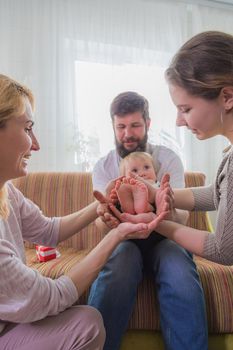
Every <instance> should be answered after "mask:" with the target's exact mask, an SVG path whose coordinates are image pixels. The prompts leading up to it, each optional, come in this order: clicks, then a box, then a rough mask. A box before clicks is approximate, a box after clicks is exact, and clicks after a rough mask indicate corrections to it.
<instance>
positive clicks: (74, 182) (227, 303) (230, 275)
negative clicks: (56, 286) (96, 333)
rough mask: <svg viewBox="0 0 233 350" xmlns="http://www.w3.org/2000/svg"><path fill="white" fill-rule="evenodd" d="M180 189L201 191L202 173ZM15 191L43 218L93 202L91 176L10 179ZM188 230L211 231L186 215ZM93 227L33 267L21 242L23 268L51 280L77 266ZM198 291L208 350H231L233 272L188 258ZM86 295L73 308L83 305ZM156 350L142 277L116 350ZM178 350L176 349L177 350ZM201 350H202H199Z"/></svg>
mask: <svg viewBox="0 0 233 350" xmlns="http://www.w3.org/2000/svg"><path fill="white" fill-rule="evenodd" d="M185 181H186V186H187V187H190V186H202V185H204V182H205V176H204V174H202V173H194V172H193V173H191V172H187V173H185ZM13 182H14V184H15V186H16V187H17V188H18V189H19V190H20V191H21V192H22V193H23V194H24V195H25V196H26V197H28V198H29V199H31V200H32V201H33V202H34V203H36V204H37V205H38V206H39V207H40V208H41V210H42V211H43V213H44V214H45V215H47V216H63V215H67V214H69V213H72V212H74V211H77V210H79V209H81V208H82V207H84V206H86V205H87V204H89V203H91V202H92V201H93V200H94V198H93V193H92V181H91V173H55V172H54V173H53V172H51V173H30V174H28V175H27V176H26V177H22V178H19V179H15V180H14V181H13ZM188 225H189V226H192V227H195V228H199V229H201V230H209V231H210V230H211V225H210V222H209V220H208V215H207V214H206V213H204V212H192V213H190V217H189V221H188ZM101 237H102V233H101V232H98V230H97V228H96V226H95V223H94V222H93V223H92V224H90V225H89V226H87V227H86V228H84V229H83V230H81V231H80V232H79V233H77V234H75V235H74V236H73V237H72V238H69V239H67V240H66V241H64V242H62V243H61V244H59V246H58V247H57V249H58V251H59V252H60V254H61V255H60V257H59V258H56V259H54V260H50V261H48V262H44V263H43V262H39V261H38V259H37V256H36V250H35V246H34V245H33V244H31V243H28V242H25V249H26V256H27V264H28V266H30V267H32V268H34V269H37V270H39V271H40V272H41V273H42V274H43V275H45V276H48V277H51V278H57V277H59V276H60V275H62V274H65V273H66V272H67V271H68V270H69V269H70V268H71V267H72V266H73V265H74V264H75V263H76V262H77V261H80V260H81V259H82V258H83V257H84V256H85V255H86V254H87V253H88V252H89V251H90V250H91V249H92V248H93V247H94V246H95V245H96V244H97V243H98V242H99V241H100V239H101ZM194 259H195V261H196V264H197V269H198V272H199V275H200V279H201V283H202V286H203V290H204V295H205V302H206V310H207V318H208V327H209V349H210V350H232V349H233V266H221V265H219V264H216V263H213V262H210V261H207V260H205V259H203V258H200V257H198V256H195V257H194ZM87 296H88V291H87V292H86V293H85V294H84V295H82V296H81V298H80V299H79V300H78V303H81V304H83V303H85V302H86V300H87ZM139 349H140V350H142V349H143V350H162V349H164V344H163V340H162V337H161V332H160V321H159V307H158V302H157V298H156V293H155V289H154V286H153V282H152V280H151V279H150V278H149V277H144V280H143V282H142V283H141V284H140V286H139V289H138V294H137V301H136V304H135V307H134V311H133V314H132V317H131V320H130V322H129V325H128V330H127V332H126V334H125V336H124V338H123V341H122V345H121V350H139ZM177 350H179V349H177ZM200 350H202V349H200Z"/></svg>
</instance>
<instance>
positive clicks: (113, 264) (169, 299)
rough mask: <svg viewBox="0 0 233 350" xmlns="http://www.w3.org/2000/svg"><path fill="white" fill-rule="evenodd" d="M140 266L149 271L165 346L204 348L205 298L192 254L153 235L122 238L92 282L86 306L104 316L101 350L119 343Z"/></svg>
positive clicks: (171, 348)
mask: <svg viewBox="0 0 233 350" xmlns="http://www.w3.org/2000/svg"><path fill="white" fill-rule="evenodd" d="M144 268H145V270H146V271H147V270H148V271H149V272H152V273H153V279H154V281H155V288H156V291H157V296H158V300H159V305H160V321H161V329H162V334H163V339H164V342H165V347H166V349H167V350H187V349H189V350H207V349H208V330H207V322H206V313H205V303H204V296H203V290H202V287H201V285H200V281H199V276H198V274H197V271H196V265H195V263H194V262H193V259H192V255H191V254H190V253H188V252H187V251H186V250H185V249H183V248H181V247H180V246H178V245H177V244H176V243H174V242H172V241H170V240H168V239H164V238H163V237H162V236H160V235H159V234H156V233H152V234H151V236H150V237H149V238H148V239H146V240H134V241H125V242H122V243H121V244H120V245H119V246H118V247H117V248H116V249H115V250H114V252H113V254H112V255H111V257H110V258H109V260H108V262H107V264H106V265H105V267H104V268H103V270H102V271H101V272H100V273H99V275H98V277H97V279H96V280H95V281H94V283H93V284H92V287H91V291H90V295H89V299H88V304H89V305H91V306H94V307H95V308H97V309H98V310H99V311H100V312H101V314H102V316H103V319H104V325H105V328H106V342H105V346H104V350H117V349H119V347H120V343H121V339H122V336H123V334H124V332H125V330H126V329H127V325H128V322H129V319H130V316H131V314H132V311H133V307H134V303H135V299H136V293H137V287H138V284H139V283H140V281H141V280H142V274H143V269H144Z"/></svg>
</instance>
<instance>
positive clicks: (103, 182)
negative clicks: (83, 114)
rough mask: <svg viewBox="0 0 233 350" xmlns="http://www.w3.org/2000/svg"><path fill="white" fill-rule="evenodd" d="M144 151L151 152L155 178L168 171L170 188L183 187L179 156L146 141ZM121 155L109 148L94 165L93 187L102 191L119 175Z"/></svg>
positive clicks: (160, 177) (159, 178)
mask: <svg viewBox="0 0 233 350" xmlns="http://www.w3.org/2000/svg"><path fill="white" fill-rule="evenodd" d="M146 152H147V153H149V154H151V155H152V157H153V159H154V163H155V166H156V168H157V179H158V181H159V182H160V181H161V179H162V177H163V175H164V174H165V173H169V174H170V177H171V180H170V183H171V187H172V188H183V187H184V185H185V184H184V167H183V164H182V162H181V159H180V158H179V156H178V155H177V154H176V153H175V152H174V151H172V150H171V149H169V148H167V147H165V146H160V145H152V144H150V143H147V147H146ZM120 161H121V157H120V156H119V154H118V153H117V151H116V150H111V151H110V152H109V153H108V154H107V155H106V156H105V157H102V158H101V159H100V160H99V161H98V162H97V163H96V165H95V166H94V169H93V173H92V174H93V175H92V181H93V188H94V189H95V190H98V191H100V192H102V193H104V192H105V188H106V186H107V184H108V183H109V181H111V180H113V179H115V178H117V177H119V176H120V173H119V165H120Z"/></svg>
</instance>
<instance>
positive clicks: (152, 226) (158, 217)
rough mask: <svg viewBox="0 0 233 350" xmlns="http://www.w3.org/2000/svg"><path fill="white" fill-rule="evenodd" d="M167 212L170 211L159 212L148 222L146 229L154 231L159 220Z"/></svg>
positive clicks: (164, 216) (161, 219)
mask: <svg viewBox="0 0 233 350" xmlns="http://www.w3.org/2000/svg"><path fill="white" fill-rule="evenodd" d="M169 213H170V211H164V212H162V213H161V214H159V215H158V216H157V217H156V218H155V219H154V220H152V221H151V222H150V223H149V224H148V229H149V230H151V231H154V230H155V229H156V228H157V227H158V225H159V224H160V222H161V221H163V220H164V219H165V218H166V216H167V215H168V214H169Z"/></svg>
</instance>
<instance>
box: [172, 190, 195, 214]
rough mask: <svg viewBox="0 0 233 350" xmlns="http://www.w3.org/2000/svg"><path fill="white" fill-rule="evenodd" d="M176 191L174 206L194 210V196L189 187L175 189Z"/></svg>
mask: <svg viewBox="0 0 233 350" xmlns="http://www.w3.org/2000/svg"><path fill="white" fill-rule="evenodd" d="M173 192H174V207H175V208H177V209H183V210H190V211H191V210H193V208H194V196H193V192H192V190H190V189H189V188H182V189H173Z"/></svg>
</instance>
